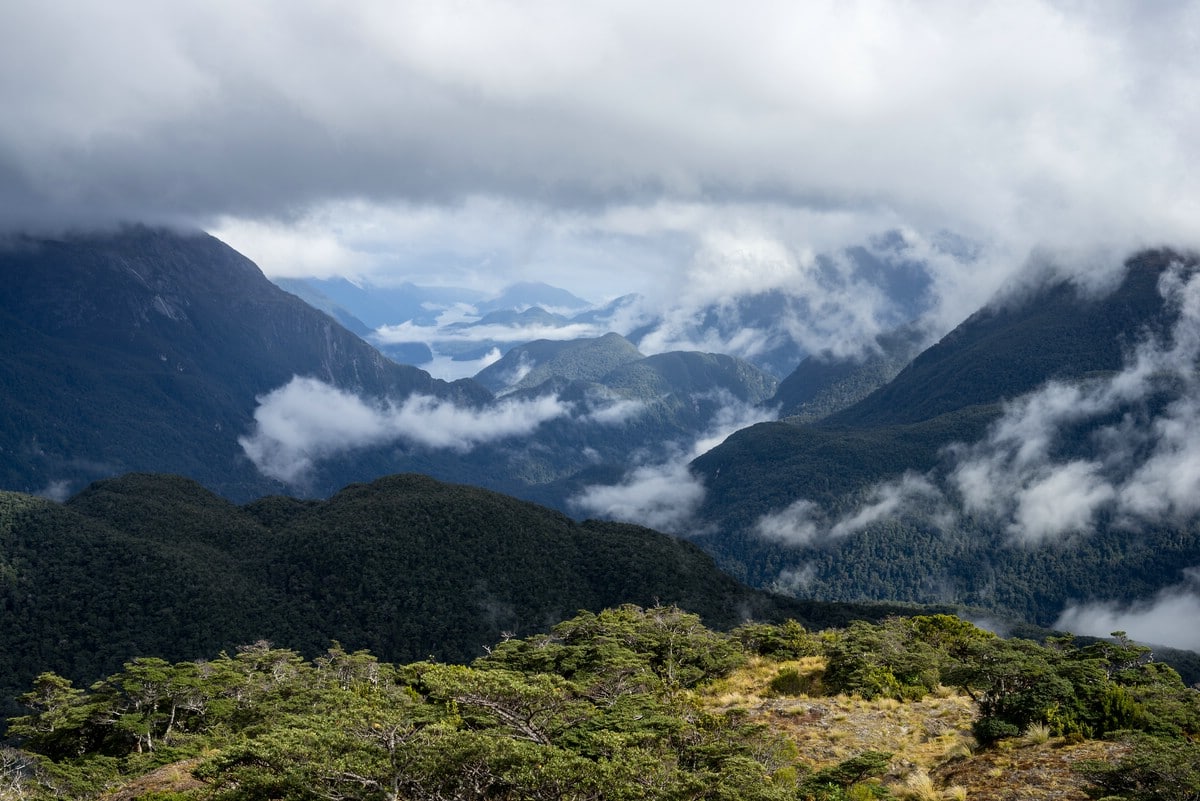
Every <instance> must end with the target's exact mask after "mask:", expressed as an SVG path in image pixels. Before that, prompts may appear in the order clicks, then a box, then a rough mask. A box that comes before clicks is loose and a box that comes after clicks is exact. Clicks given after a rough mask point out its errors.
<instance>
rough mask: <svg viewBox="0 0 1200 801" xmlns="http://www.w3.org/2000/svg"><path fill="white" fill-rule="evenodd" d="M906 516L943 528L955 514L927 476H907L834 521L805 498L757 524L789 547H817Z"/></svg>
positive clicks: (880, 488)
mask: <svg viewBox="0 0 1200 801" xmlns="http://www.w3.org/2000/svg"><path fill="white" fill-rule="evenodd" d="M905 514H922V515H926V516H928V517H929V519H930V520H931V521H933V522H934V523H935V524H936V525H937V526H938V527H939V528H945V527H947V526H948V525H950V524H951V523H952V522H953V513H952V512H951V511H950V509H949V507H948V506H947V505H946V503H945V498H944V496H943V494H942V493H941V491H940V490H939V489H938V488H937V487H936V486H935V485H934V484H933V483H932V482H931V481H930V479H929V478H928V477H926V476H921V475H917V474H916V473H911V472H910V473H905V474H904V475H903V476H902V477H901V478H899V479H898V480H896V481H887V482H884V483H881V484H877V485H875V486H873V487H871V488H870V489H868V490H867V491H866V492H865V493H864V494H863V497H862V501H861V502H860V503H859V504H858V506H857V508H855V509H854V510H853V511H851V512H849V513H847V514H845V515H843V516H840V517H836V518H834V517H831V516H830V515H829V514H828V513H826V512H825V510H823V509H822V508H821V506H820V505H819V504H817V503H815V502H813V501H810V500H806V499H803V498H801V499H800V500H797V501H794V502H792V503H791V504H789V505H788V506H787V507H785V508H784V509H781V510H780V511H778V512H771V513H768V514H765V515H763V516H762V517H760V518H759V519H758V521H757V522H756V523H755V524H754V531H755V533H756V534H758V536H760V537H762V538H764V539H768V540H774V541H776V542H783V543H786V544H788V545H813V544H817V543H820V542H826V541H829V540H836V539H839V538H841V537H846V536H849V535H850V534H854V533H856V532H858V531H862V530H863V529H865V528H868V527H870V526H872V525H874V524H875V523H878V522H879V521H881V520H885V519H888V518H893V517H898V516H901V515H905Z"/></svg>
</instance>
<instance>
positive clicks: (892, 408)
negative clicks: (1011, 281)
mask: <svg viewBox="0 0 1200 801" xmlns="http://www.w3.org/2000/svg"><path fill="white" fill-rule="evenodd" d="M1198 266H1200V259H1198V258H1197V257H1196V256H1194V255H1181V254H1177V253H1173V252H1170V251H1153V252H1147V253H1143V254H1140V255H1139V256H1137V257H1135V258H1133V259H1131V260H1130V261H1129V262H1128V264H1127V269H1126V272H1125V277H1124V279H1123V281H1122V282H1121V284H1120V285H1119V286H1118V287H1117V288H1116V289H1115V290H1113V291H1112V292H1109V293H1107V294H1104V295H1103V296H1094V295H1088V294H1086V293H1082V292H1080V291H1078V290H1077V289H1076V288H1075V287H1074V286H1072V285H1071V284H1069V283H1050V284H1046V285H1043V286H1041V287H1039V288H1037V289H1035V290H1031V291H1028V292H1026V293H1024V294H1023V295H1020V296H1016V295H1010V296H1009V297H1007V298H1005V299H1004V300H1003V301H1002V302H1000V303H998V304H995V305H993V306H992V307H990V308H987V309H984V310H982V311H980V312H979V313H977V314H975V315H973V316H972V317H971V318H970V319H968V320H967V321H965V322H964V323H963V324H962V325H960V326H959V327H958V328H957V329H955V330H954V331H953V332H951V333H950V334H949V335H947V336H946V337H945V338H944V339H943V340H942V341H941V342H939V343H938V344H937V345H935V346H934V347H932V348H930V349H928V350H927V351H925V352H923V353H922V354H920V355H919V356H917V357H916V358H915V359H914V360H913V361H912V363H911V364H910V365H908V366H907V367H906V368H905V369H904V370H902V371H901V372H900V373H899V374H898V375H897V376H896V378H895V379H893V380H892V381H891V382H889V383H888V384H886V385H885V386H884V387H882V388H881V389H879V390H877V391H876V392H874V393H872V394H871V395H869V396H868V397H867V398H865V399H863V400H862V401H860V402H859V403H857V404H855V405H853V406H850V407H849V408H847V409H845V410H843V411H840V412H837V413H835V414H833V415H831V416H828V417H826V418H824V419H823V420H821V421H819V422H817V423H813V424H807V425H794V424H787V423H765V424H761V425H757V426H754V427H751V428H748V429H745V430H743V431H740V432H738V433H737V434H735V435H734V436H732V437H730V438H729V439H728V440H727V441H726V442H725V443H724V444H722V445H721V446H719V447H717V448H715V449H713V450H712V451H710V452H708V453H706V454H704V455H703V456H701V457H700V458H698V459H696V460H695V462H693V464H692V468H693V470H694V471H695V472H696V473H697V474H699V475H700V476H702V477H703V481H704V485H705V488H706V496H705V501H704V505H703V507H702V508H701V510H700V512H699V514H698V516H699V518H700V519H701V520H703V521H704V523H705V524H708V525H710V526H711V527H712V528H711V529H710V531H709V532H707V533H703V534H701V535H699V536H697V537H695V541H696V542H698V543H699V544H701V545H702V546H703V547H705V548H706V549H708V550H709V551H710V552H712V553H714V554H716V555H717V558H718V562H719V563H720V564H722V565H724V566H725V567H726V568H727V569H730V570H731V571H733V572H734V573H735V575H739V576H741V577H743V578H745V579H746V580H748V581H750V582H751V583H752V584H757V585H759V586H775V587H778V588H781V589H785V588H786V589H789V590H790V591H793V592H798V593H803V594H805V595H811V596H815V597H824V598H854V599H863V598H888V599H894V600H921V601H931V600H939V601H944V602H957V603H964V604H969V605H974V606H978V607H983V608H991V609H993V610H998V611H999V612H1002V613H1006V614H1011V615H1015V616H1019V617H1023V618H1025V619H1027V620H1031V621H1034V622H1037V623H1039V624H1043V625H1049V624H1054V623H1056V622H1057V621H1059V619H1060V616H1062V619H1063V620H1066V621H1071V620H1075V621H1078V620H1080V619H1082V618H1081V616H1086V615H1087V614H1089V610H1091V611H1092V612H1096V611H1097V610H1102V609H1113V608H1117V607H1112V606H1108V607H1101V606H1089V605H1088V604H1089V603H1090V602H1095V603H1097V604H1099V603H1101V602H1105V603H1109V604H1114V603H1115V604H1126V605H1128V604H1130V603H1133V602H1135V601H1138V602H1141V603H1142V607H1141V608H1142V609H1144V610H1148V609H1149V608H1150V606H1151V603H1152V602H1154V601H1155V600H1156V599H1158V600H1161V599H1163V598H1166V597H1168V595H1170V594H1172V593H1175V594H1178V593H1185V594H1186V592H1185V590H1184V589H1183V588H1184V586H1185V584H1186V575H1185V573H1184V569H1186V568H1189V567H1191V566H1194V565H1200V509H1197V508H1196V507H1195V505H1194V504H1192V503H1191V502H1190V501H1188V500H1187V498H1189V497H1193V496H1194V494H1195V492H1194V491H1195V490H1200V487H1198V486H1193V484H1191V483H1189V482H1192V481H1193V479H1192V476H1193V475H1194V471H1192V470H1191V469H1190V468H1189V467H1188V465H1189V464H1191V463H1192V460H1193V459H1195V458H1196V456H1195V455H1194V451H1193V450H1192V449H1191V446H1190V445H1189V440H1188V439H1187V437H1186V436H1184V434H1183V433H1182V432H1184V431H1186V430H1188V428H1189V426H1190V423H1189V421H1190V420H1193V419H1194V412H1193V411H1192V410H1193V409H1194V408H1195V405H1196V403H1197V402H1200V390H1198V389H1197V386H1196V381H1195V376H1196V365H1197V356H1198V355H1200V354H1198V353H1197V352H1196V350H1197V349H1196V348H1195V342H1196V333H1197V331H1200V325H1198V322H1200V320H1198V318H1197V315H1196V313H1195V310H1196V308H1197V307H1196V305H1195V297H1196V295H1197V293H1198V292H1200V283H1198V282H1197V280H1196V279H1197V275H1198V274H1200V269H1198ZM1168 476H1170V478H1168ZM1189 487H1190V488H1191V489H1190V490H1189V489H1188V488H1189ZM1164 593H1165V594H1164ZM1172 597H1174V596H1172ZM1072 616H1073V617H1072ZM1135 635H1136V633H1135Z"/></svg>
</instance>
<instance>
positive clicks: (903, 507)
mask: <svg viewBox="0 0 1200 801" xmlns="http://www.w3.org/2000/svg"><path fill="white" fill-rule="evenodd" d="M918 500H927V501H928V500H933V501H940V500H941V492H939V491H938V489H937V488H936V487H934V485H933V484H932V483H930V482H929V480H928V479H927V478H925V477H923V476H918V475H916V474H914V473H905V474H904V476H902V477H901V478H900V480H899V481H891V482H886V483H884V484H879V485H876V486H875V487H872V488H871V490H870V491H869V492H868V493H867V498H866V503H864V504H863V505H862V506H861V507H860V508H859V509H858V510H857V511H855V512H854V513H853V514H850V515H848V516H846V517H844V518H842V519H841V520H839V521H838V522H837V523H835V524H834V525H833V526H832V527H831V528H830V529H829V536H830V537H844V536H846V535H848V534H853V533H854V532H856V531H861V530H863V529H865V528H867V527H868V526H871V525H873V524H875V523H877V522H879V521H880V520H885V519H887V518H891V517H896V516H898V515H900V514H903V513H904V512H905V511H907V510H908V509H909V507H910V506H911V505H912V504H913V502H914V501H918Z"/></svg>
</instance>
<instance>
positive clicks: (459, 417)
mask: <svg viewBox="0 0 1200 801" xmlns="http://www.w3.org/2000/svg"><path fill="white" fill-rule="evenodd" d="M258 401H259V405H258V408H257V409H256V410H255V412H254V423H255V425H254V431H253V433H252V434H250V435H248V436H242V437H239V438H238V444H240V445H241V446H242V449H243V451H244V452H245V454H246V456H247V457H249V459H250V460H251V461H252V462H253V463H254V465H255V466H256V467H257V468H258V469H259V471H260V472H262V473H263V474H264V475H268V476H270V477H272V478H275V479H278V480H280V481H283V482H285V483H288V484H296V483H302V482H303V481H304V480H305V478H306V477H307V476H308V474H309V473H310V472H311V470H312V469H313V467H314V466H315V465H316V463H317V462H319V461H320V460H322V459H326V458H329V457H331V456H335V455H338V454H341V453H346V452H348V451H352V450H356V449H359V448H366V447H371V446H375V445H382V444H387V443H389V442H396V441H401V440H403V441H405V442H408V443H411V444H413V445H417V446H420V447H425V448H431V449H449V450H453V451H458V452H466V451H469V450H471V449H472V448H473V447H475V446H476V445H479V444H481V443H486V442H493V441H496V440H500V439H505V438H507V437H513V436H522V435H526V434H529V433H531V432H533V431H534V430H535V429H536V428H537V427H538V426H540V425H541V424H542V423H544V422H546V421H548V420H553V419H554V418H557V417H561V416H563V415H565V414H567V413H568V411H569V410H568V408H567V406H566V405H565V404H563V403H562V402H560V401H559V399H558V398H557V397H553V396H543V397H540V398H536V399H534V400H521V401H519V400H509V401H504V402H500V403H497V404H494V405H491V406H488V407H486V408H483V409H471V408H463V407H460V406H456V405H455V404H453V403H451V402H449V401H444V400H441V399H438V398H433V397H430V396H426V395H412V396H410V397H408V398H407V399H405V400H404V401H402V402H400V403H394V402H370V401H367V400H364V399H363V398H360V397H358V396H357V395H354V394H353V393H349V392H346V391H344V390H341V389H338V388H337V387H333V386H330V385H329V384H326V383H324V382H322V381H319V380H317V379H314V378H304V377H300V376H296V377H294V378H293V379H292V380H291V381H290V382H288V383H287V384H285V385H284V386H282V387H280V388H278V389H276V390H273V391H271V392H269V393H267V394H266V395H264V396H262V397H260V398H259V399H258Z"/></svg>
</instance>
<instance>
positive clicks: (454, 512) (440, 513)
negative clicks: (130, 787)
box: [0, 474, 901, 717]
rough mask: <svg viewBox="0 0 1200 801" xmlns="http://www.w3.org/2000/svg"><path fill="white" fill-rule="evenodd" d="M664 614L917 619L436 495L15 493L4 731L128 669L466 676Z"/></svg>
mask: <svg viewBox="0 0 1200 801" xmlns="http://www.w3.org/2000/svg"><path fill="white" fill-rule="evenodd" d="M656 602H662V603H671V604H678V605H680V606H683V607H685V608H687V609H689V610H691V611H694V612H695V613H697V614H699V615H701V616H702V618H703V620H704V621H705V623H706V624H708V625H712V626H716V627H720V628H730V627H733V626H735V625H737V624H738V623H740V622H742V621H743V620H745V619H747V618H755V619H760V620H774V621H779V620H783V619H786V618H789V617H792V618H797V619H800V620H802V621H804V622H805V624H806V625H810V626H820V627H824V626H829V625H839V624H844V623H845V622H847V621H849V620H852V619H857V618H863V617H866V618H873V619H877V618H879V617H882V616H884V615H887V614H893V613H896V612H897V611H899V610H900V609H901V607H899V606H896V605H891V606H885V605H873V606H863V605H845V604H832V603H820V602H806V601H799V600H796V599H792V598H785V597H782V596H776V595H771V594H769V593H765V592H761V591H757V590H752V589H750V588H748V587H746V586H744V585H742V584H739V583H738V582H736V581H735V580H733V579H732V578H730V577H729V576H727V575H725V574H723V573H721V572H720V571H719V570H717V568H716V566H715V565H714V564H713V562H712V559H711V558H710V557H708V556H707V555H706V554H704V553H703V552H701V551H700V550H699V549H698V548H696V547H695V546H693V545H690V544H688V543H684V542H680V541H678V540H675V539H672V538H670V537H667V536H666V535H663V534H660V533H658V532H655V531H651V530H649V529H645V528H641V527H638V526H630V525H624V524H619V523H607V522H586V523H578V522H575V521H573V520H571V519H570V518H568V517H566V516H565V515H562V514H559V513H558V512H554V511H552V510H550V509H546V508H543V507H539V506H536V505H534V504H531V503H527V502H524V501H519V500H516V499H514V498H509V497H506V496H503V495H499V494H497V493H493V492H488V491H485V490H480V489H476V488H473V487H466V486H461V485H452V484H443V483H441V482H438V481H434V480H433V479H430V478H426V477H424V476H416V475H402V476H391V477H388V478H383V479H380V480H378V481H375V482H372V483H370V484H356V485H352V486H349V487H346V488H345V489H344V490H342V491H341V492H339V493H338V494H336V495H334V496H333V497H332V498H330V499H328V500H326V501H302V500H297V499H293V498H286V497H268V498H262V499H259V500H257V501H254V502H252V503H248V504H245V505H242V506H238V505H235V504H233V503H230V502H229V501H227V500H225V499H223V498H220V497H218V496H217V495H215V494H213V493H212V492H209V491H208V490H206V489H204V488H203V487H201V486H200V485H199V484H197V483H196V482H194V481H190V480H188V479H184V478H180V477H177V476H164V475H154V474H131V475H127V476H123V477H120V478H114V479H108V480H105V481H100V482H96V483H95V484H93V485H92V486H90V487H89V488H88V489H86V490H85V491H83V492H81V493H80V494H78V495H76V496H75V497H73V498H71V499H69V500H68V501H66V502H65V503H61V504H60V503H56V502H54V501H49V500H46V499H44V498H36V497H33V496H30V495H23V494H19V493H0V610H2V611H3V614H0V641H3V642H4V644H5V647H4V648H3V649H0V699H3V700H0V717H3V715H4V714H6V713H11V712H12V711H13V710H12V708H11V706H9V705H8V704H9V703H10V702H9V699H11V698H12V697H14V696H15V695H16V694H17V693H18V692H20V690H21V688H22V687H24V686H26V685H27V684H28V682H29V681H30V680H31V679H32V678H33V677H34V676H35V675H37V673H39V672H40V671H43V670H53V671H55V672H57V673H60V674H62V675H64V676H66V677H68V678H71V679H74V680H76V681H91V680H93V679H94V678H95V677H96V676H99V675H103V674H106V673H109V672H112V671H113V670H116V669H117V668H119V667H120V665H121V664H122V663H123V662H124V661H125V660H126V659H128V658H129V656H130V654H142V655H154V656H158V657H162V658H164V659H169V660H172V661H178V660H184V659H195V658H199V657H205V656H209V655H211V654H214V653H217V652H219V651H221V650H222V649H233V648H234V647H236V646H237V645H239V644H243V643H248V642H256V641H258V640H263V639H265V640H270V641H272V642H275V643H279V644H281V645H284V646H286V647H288V648H294V649H296V650H297V651H298V652H299V653H301V654H303V655H304V656H305V657H308V658H311V657H314V656H316V655H318V654H320V653H321V652H323V651H324V650H325V649H326V648H327V647H328V646H329V642H330V640H331V639H337V640H338V641H340V642H342V643H343V644H344V645H345V646H346V647H347V648H348V649H350V650H359V649H368V650H370V651H371V652H372V653H373V654H375V655H376V656H378V657H379V658H381V659H385V660H388V661H394V662H406V661H411V660H415V659H425V658H430V657H432V658H435V659H437V660H439V661H456V662H467V661H470V660H471V659H473V658H475V657H477V656H479V655H481V654H482V653H483V648H484V646H486V645H488V644H489V643H492V642H495V641H496V640H497V639H499V638H501V637H502V636H503V635H504V634H505V633H506V632H507V633H508V634H509V635H513V636H527V635H530V634H535V633H538V632H544V631H547V630H549V628H550V626H552V625H554V624H555V623H557V622H558V621H560V620H563V619H564V618H567V617H570V616H571V615H573V614H575V613H576V612H578V611H579V610H581V609H587V610H591V611H593V612H597V611H599V610H601V609H603V608H605V607H608V606H614V605H619V604H622V603H637V604H642V605H651V604H654V603H656Z"/></svg>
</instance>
